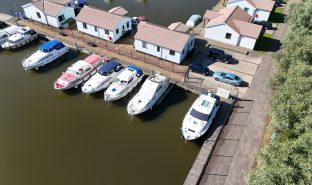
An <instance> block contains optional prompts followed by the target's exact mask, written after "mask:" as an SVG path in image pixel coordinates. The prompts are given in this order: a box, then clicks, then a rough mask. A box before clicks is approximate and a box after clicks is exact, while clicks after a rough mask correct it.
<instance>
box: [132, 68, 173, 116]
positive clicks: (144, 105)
mask: <svg viewBox="0 0 312 185" xmlns="http://www.w3.org/2000/svg"><path fill="white" fill-rule="evenodd" d="M168 87H169V78H167V77H165V76H163V75H160V74H159V73H156V74H153V75H151V76H149V77H148V78H147V79H146V80H145V82H144V83H143V85H142V87H141V89H140V91H139V92H138V93H137V94H136V95H135V96H134V97H133V98H132V99H131V100H130V102H129V103H128V106H127V111H128V114H129V115H138V114H141V113H143V112H145V111H147V110H149V109H152V107H153V106H154V105H155V104H156V103H157V102H158V100H159V99H160V98H161V97H162V96H163V95H164V93H166V90H167V89H168Z"/></svg>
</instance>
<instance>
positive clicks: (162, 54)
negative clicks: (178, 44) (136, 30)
mask: <svg viewBox="0 0 312 185" xmlns="http://www.w3.org/2000/svg"><path fill="white" fill-rule="evenodd" d="M192 40H194V38H193V37H191V38H190V39H189V41H188V42H187V44H186V45H185V47H184V54H182V53H180V52H177V51H175V54H174V56H173V55H170V49H168V48H164V47H161V46H160V51H159V52H158V51H157V45H155V44H152V43H148V42H146V48H143V47H142V41H141V40H138V39H135V40H134V47H135V49H136V50H137V51H141V52H143V53H147V54H150V55H153V56H156V57H158V58H162V59H165V60H168V61H171V62H174V63H177V64H180V63H181V61H182V60H183V59H184V58H185V57H186V55H187V54H188V52H189V51H191V50H192V49H193V47H194V42H195V40H194V42H193V44H192V45H191V43H192Z"/></svg>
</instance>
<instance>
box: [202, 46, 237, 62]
mask: <svg viewBox="0 0 312 185" xmlns="http://www.w3.org/2000/svg"><path fill="white" fill-rule="evenodd" d="M208 52H209V54H208V55H209V56H210V57H211V58H213V59H219V60H221V61H223V62H224V63H227V64H228V63H231V62H233V61H234V59H233V57H232V55H230V54H228V53H226V52H225V51H223V50H222V49H218V48H209V50H208Z"/></svg>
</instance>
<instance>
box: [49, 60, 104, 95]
mask: <svg viewBox="0 0 312 185" xmlns="http://www.w3.org/2000/svg"><path fill="white" fill-rule="evenodd" d="M106 61H107V59H106V58H105V57H101V56H99V55H96V54H92V55H90V56H88V57H87V58H85V59H84V60H79V61H78V62H76V63H74V64H72V65H71V66H70V67H68V68H67V70H66V72H65V73H63V74H62V76H61V77H60V78H58V79H57V80H56V81H55V82H54V89H56V90H66V89H70V88H72V87H75V88H77V87H78V85H80V84H82V83H83V82H86V81H87V80H88V79H89V78H90V77H91V76H92V75H94V74H95V73H96V71H97V70H98V68H99V67H100V66H101V65H102V64H103V63H104V62H106Z"/></svg>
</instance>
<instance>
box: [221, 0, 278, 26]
mask: <svg viewBox="0 0 312 185" xmlns="http://www.w3.org/2000/svg"><path fill="white" fill-rule="evenodd" d="M274 4H275V1H272V0H228V2H227V7H235V6H239V7H241V8H242V9H243V10H244V11H245V12H247V13H248V14H249V15H250V16H252V17H253V19H254V20H256V21H267V20H269V17H270V13H271V11H272V10H273V8H274Z"/></svg>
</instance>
